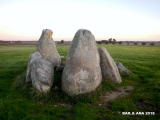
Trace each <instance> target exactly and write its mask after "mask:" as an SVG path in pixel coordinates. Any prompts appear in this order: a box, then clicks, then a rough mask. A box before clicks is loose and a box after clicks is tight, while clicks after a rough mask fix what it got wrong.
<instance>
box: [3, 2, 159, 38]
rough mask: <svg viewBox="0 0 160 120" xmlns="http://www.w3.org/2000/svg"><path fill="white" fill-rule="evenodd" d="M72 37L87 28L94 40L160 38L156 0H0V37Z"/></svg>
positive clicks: (157, 3)
mask: <svg viewBox="0 0 160 120" xmlns="http://www.w3.org/2000/svg"><path fill="white" fill-rule="evenodd" d="M43 29H51V30H52V31H53V36H52V38H53V39H54V40H55V41H58V40H62V39H63V40H66V41H67V40H72V39H73V37H74V35H75V33H76V32H77V30H78V29H88V30H90V31H91V32H92V34H93V35H94V36H95V39H96V40H107V39H109V38H115V39H116V40H117V41H139V40H140V41H152V40H153V41H160V0H0V40H20V41H23V40H25V41H26V40H38V39H39V38H40V36H41V33H42V30H43Z"/></svg>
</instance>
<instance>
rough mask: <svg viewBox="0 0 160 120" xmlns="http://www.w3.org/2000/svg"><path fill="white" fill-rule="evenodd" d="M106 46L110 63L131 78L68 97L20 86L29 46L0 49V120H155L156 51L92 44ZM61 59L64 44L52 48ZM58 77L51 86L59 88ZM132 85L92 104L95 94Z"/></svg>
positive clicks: (159, 86)
mask: <svg viewBox="0 0 160 120" xmlns="http://www.w3.org/2000/svg"><path fill="white" fill-rule="evenodd" d="M100 46H104V47H106V48H107V50H108V51H109V53H110V54H111V56H112V57H113V58H114V60H115V61H116V62H122V63H123V64H124V65H125V66H126V67H127V68H128V69H129V71H130V72H131V77H125V76H122V80H123V82H122V83H121V84H120V85H118V84H114V83H111V82H108V81H105V82H103V83H102V85H101V86H100V87H99V88H98V90H97V91H96V92H92V93H90V94H86V95H82V96H77V97H69V96H67V95H66V94H65V93H63V92H62V91H61V90H60V89H59V90H56V89H54V88H53V89H52V91H51V93H49V94H48V95H41V94H37V93H36V92H35V91H34V89H32V87H31V85H30V84H25V82H24V81H25V73H26V69H27V63H28V56H29V54H31V53H33V52H34V51H35V46H0V120H128V119H130V120H135V119H137V120H142V119H143V120H158V119H160V47H153V46H152V47H149V46H148V47H147V46H119V45H103V44H102V45H98V47H100ZM57 49H58V52H59V54H60V55H61V56H65V57H66V55H67V52H68V50H69V46H58V47H57ZM63 60H65V58H64V59H63ZM60 78H61V73H60V72H57V73H55V83H54V86H58V87H59V88H60V87H61V84H60ZM129 85H132V86H134V87H135V89H134V91H133V92H132V94H130V95H128V96H126V97H123V98H119V99H117V100H115V101H112V102H110V103H109V107H107V108H105V107H102V106H98V105H95V104H94V103H95V102H97V101H101V99H100V95H101V94H103V93H104V92H107V91H111V90H114V89H116V88H118V87H120V86H129ZM122 112H155V115H134V116H131V115H122Z"/></svg>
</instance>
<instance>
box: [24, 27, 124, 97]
mask: <svg viewBox="0 0 160 120" xmlns="http://www.w3.org/2000/svg"><path fill="white" fill-rule="evenodd" d="M52 34H53V32H52V31H51V30H49V29H44V30H43V31H42V34H41V37H40V39H39V41H38V43H37V46H36V51H35V52H34V53H32V54H31V55H30V56H29V60H28V66H27V74H26V82H31V83H32V86H33V87H34V88H35V89H36V90H37V91H38V92H40V93H48V92H50V90H51V88H52V85H53V82H54V80H53V79H54V70H56V71H60V72H62V76H61V88H62V91H64V92H65V93H66V94H68V95H69V96H76V95H80V94H85V93H89V92H91V91H95V90H96V89H97V87H98V86H99V85H100V84H101V82H102V81H105V80H110V81H112V82H115V83H121V82H122V79H121V76H120V74H119V70H118V67H117V65H116V63H115V61H114V60H113V58H112V57H111V56H110V54H109V53H108V51H107V50H106V48H104V47H101V48H99V49H97V44H96V41H95V37H94V35H93V34H92V33H91V32H90V31H89V30H86V29H79V30H78V31H77V32H76V34H75V36H74V38H73V40H72V44H71V46H70V49H69V52H68V55H67V57H66V62H61V56H60V55H59V53H58V51H57V49H56V44H55V42H54V40H53V39H52ZM121 66H122V65H121ZM121 68H122V67H121Z"/></svg>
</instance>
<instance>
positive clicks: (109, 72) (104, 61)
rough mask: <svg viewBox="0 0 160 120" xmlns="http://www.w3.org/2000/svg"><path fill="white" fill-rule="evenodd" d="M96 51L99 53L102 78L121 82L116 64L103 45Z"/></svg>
mask: <svg viewBox="0 0 160 120" xmlns="http://www.w3.org/2000/svg"><path fill="white" fill-rule="evenodd" d="M98 51H99V55H100V65H101V70H102V78H103V80H111V81H113V82H117V83H120V82H122V79H121V76H120V74H119V71H118V68H117V65H116V64H115V62H114V60H113V59H112V57H111V56H110V54H109V53H108V51H107V50H106V49H105V48H104V47H101V48H99V49H98Z"/></svg>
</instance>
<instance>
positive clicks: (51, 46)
mask: <svg viewBox="0 0 160 120" xmlns="http://www.w3.org/2000/svg"><path fill="white" fill-rule="evenodd" d="M52 34H53V32H52V31H51V30H49V29H44V30H43V31H42V35H41V37H40V39H39V41H38V44H37V51H39V52H40V54H41V55H42V58H43V59H46V60H48V61H51V62H52V63H53V65H54V66H59V65H60V64H61V58H60V55H59V54H58V51H57V49H56V45H55V42H54V41H53V39H52Z"/></svg>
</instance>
